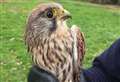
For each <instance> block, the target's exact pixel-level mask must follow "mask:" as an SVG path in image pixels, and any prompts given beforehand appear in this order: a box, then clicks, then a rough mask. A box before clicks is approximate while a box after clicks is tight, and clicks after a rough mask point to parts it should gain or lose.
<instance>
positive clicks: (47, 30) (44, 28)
mask: <svg viewBox="0 0 120 82" xmlns="http://www.w3.org/2000/svg"><path fill="white" fill-rule="evenodd" d="M68 18H71V15H70V13H69V12H68V11H67V10H65V9H64V8H63V7H62V6H61V5H60V4H58V3H45V4H40V5H38V6H37V7H36V8H35V9H33V11H32V13H31V14H30V16H29V17H28V22H27V23H28V24H27V30H28V31H29V30H32V31H34V32H33V33H34V35H36V34H37V35H40V36H47V35H48V36H49V35H50V34H51V33H53V32H54V31H55V30H56V29H58V28H61V27H62V28H65V27H66V26H67V25H66V20H67V19H68ZM35 33H36V34H35Z"/></svg>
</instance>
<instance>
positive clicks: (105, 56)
mask: <svg viewBox="0 0 120 82" xmlns="http://www.w3.org/2000/svg"><path fill="white" fill-rule="evenodd" d="M84 75H85V78H86V80H87V82H120V39H118V40H117V41H115V42H114V43H113V44H112V45H111V46H110V47H109V48H108V49H107V50H105V51H104V52H103V53H102V54H101V55H100V56H99V57H96V58H95V60H94V61H93V66H92V67H91V68H89V69H87V70H84Z"/></svg>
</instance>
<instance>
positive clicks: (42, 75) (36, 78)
mask: <svg viewBox="0 0 120 82" xmlns="http://www.w3.org/2000/svg"><path fill="white" fill-rule="evenodd" d="M28 82H58V80H57V78H56V77H55V76H54V75H52V74H51V73H49V72H46V71H44V70H43V69H40V68H38V67H37V66H33V67H32V68H31V70H30V73H29V75H28Z"/></svg>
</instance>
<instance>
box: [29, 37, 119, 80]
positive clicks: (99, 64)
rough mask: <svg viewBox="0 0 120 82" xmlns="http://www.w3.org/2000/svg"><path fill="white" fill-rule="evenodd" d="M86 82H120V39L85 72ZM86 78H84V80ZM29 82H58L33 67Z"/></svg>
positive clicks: (51, 76)
mask: <svg viewBox="0 0 120 82" xmlns="http://www.w3.org/2000/svg"><path fill="white" fill-rule="evenodd" d="M81 76H82V79H84V78H85V80H86V81H84V82H120V39H118V40H117V41H116V42H115V43H113V44H112V45H111V46H110V48H108V49H107V50H105V51H104V52H103V53H102V54H101V55H100V56H99V57H97V58H95V60H94V61H93V66H92V67H91V68H89V69H86V70H83V75H81ZM83 76H84V78H83ZM28 82H58V80H57V78H56V77H55V76H53V75H52V74H50V73H48V72H46V71H44V70H42V69H39V68H38V67H36V66H33V67H32V69H31V71H30V73H29V75H28Z"/></svg>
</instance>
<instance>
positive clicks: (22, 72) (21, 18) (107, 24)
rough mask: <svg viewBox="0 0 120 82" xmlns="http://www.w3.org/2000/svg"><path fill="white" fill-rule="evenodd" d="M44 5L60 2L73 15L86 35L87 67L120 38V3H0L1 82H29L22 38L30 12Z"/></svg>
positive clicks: (1, 0)
mask: <svg viewBox="0 0 120 82" xmlns="http://www.w3.org/2000/svg"><path fill="white" fill-rule="evenodd" d="M43 2H58V3H60V4H62V5H63V6H64V7H65V8H66V9H67V10H68V11H70V12H71V13H72V17H73V19H72V20H70V21H68V24H69V26H70V25H72V24H76V25H78V26H80V27H81V30H82V31H83V32H84V34H85V41H86V56H85V60H84V68H89V67H90V66H91V63H92V61H93V59H94V58H95V57H96V56H98V55H99V54H100V53H101V52H103V51H104V50H105V49H106V48H107V47H109V46H110V45H111V44H112V42H114V41H115V40H116V39H117V38H120V6H119V5H120V0H56V1H53V0H0V82H27V80H26V79H27V74H28V71H29V68H30V67H31V66H32V63H31V58H30V55H29V54H28V53H27V50H26V47H25V44H24V41H23V35H24V29H25V24H26V19H27V16H28V14H29V13H30V11H31V10H32V9H33V8H34V7H35V6H36V5H38V4H40V3H43Z"/></svg>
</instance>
